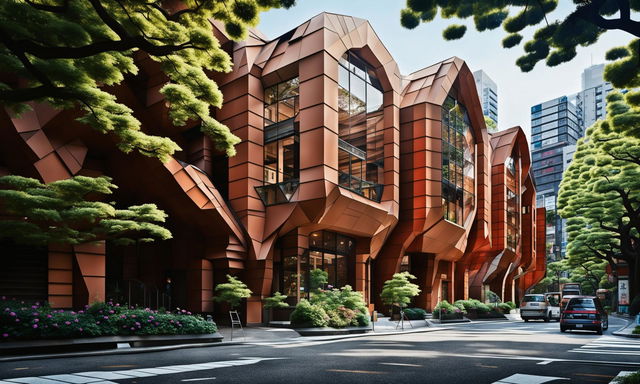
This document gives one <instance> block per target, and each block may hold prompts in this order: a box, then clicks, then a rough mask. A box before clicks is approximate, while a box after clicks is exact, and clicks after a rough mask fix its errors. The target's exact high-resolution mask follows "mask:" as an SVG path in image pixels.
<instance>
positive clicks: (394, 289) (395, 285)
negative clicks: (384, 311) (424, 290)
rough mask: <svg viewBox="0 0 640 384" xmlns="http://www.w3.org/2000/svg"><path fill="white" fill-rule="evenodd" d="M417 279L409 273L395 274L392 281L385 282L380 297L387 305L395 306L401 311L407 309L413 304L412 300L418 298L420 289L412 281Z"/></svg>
mask: <svg viewBox="0 0 640 384" xmlns="http://www.w3.org/2000/svg"><path fill="white" fill-rule="evenodd" d="M415 279H416V277H415V276H413V275H412V274H410V273H409V272H401V273H394V274H393V277H392V278H391V280H387V281H385V282H384V286H383V287H382V292H381V293H380V297H381V298H382V302H383V303H385V304H387V305H395V306H398V307H400V309H403V308H405V307H406V306H407V305H409V303H410V302H411V298H413V297H414V296H418V294H419V293H420V288H419V287H418V286H417V285H416V284H413V283H412V282H411V281H410V280H415Z"/></svg>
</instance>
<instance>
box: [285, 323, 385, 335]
mask: <svg viewBox="0 0 640 384" xmlns="http://www.w3.org/2000/svg"><path fill="white" fill-rule="evenodd" d="M292 329H293V330H294V331H296V332H298V333H299V334H300V336H329V335H351V334H358V333H367V332H371V331H372V328H371V325H367V326H363V327H344V328H331V327H311V328H306V327H299V328H292Z"/></svg>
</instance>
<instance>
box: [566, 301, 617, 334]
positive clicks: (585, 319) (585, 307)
mask: <svg viewBox="0 0 640 384" xmlns="http://www.w3.org/2000/svg"><path fill="white" fill-rule="evenodd" d="M608 328H609V317H608V316H607V312H606V311H605V310H604V308H603V307H602V303H600V299H598V298H597V297H594V296H574V297H572V298H570V299H569V301H568V302H567V306H566V307H565V308H564V310H563V311H562V313H561V314H560V332H566V331H567V330H568V329H585V330H591V331H596V332H597V333H598V335H602V333H603V332H604V331H605V330H607V329H608Z"/></svg>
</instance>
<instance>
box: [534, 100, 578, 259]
mask: <svg viewBox="0 0 640 384" xmlns="http://www.w3.org/2000/svg"><path fill="white" fill-rule="evenodd" d="M582 134H583V130H582V127H581V126H580V125H579V119H578V114H577V110H576V105H575V104H574V103H573V102H572V101H571V100H570V99H569V98H568V97H567V96H562V97H558V98H555V99H552V100H549V101H546V102H544V103H541V104H538V105H534V106H533V107H531V158H532V167H531V168H532V169H533V175H534V178H535V180H536V186H537V188H536V189H537V204H536V205H537V206H538V207H545V208H546V209H547V228H546V242H547V249H549V252H550V253H552V254H553V255H554V258H560V257H563V256H564V250H565V248H566V244H565V242H564V241H563V236H562V226H563V225H562V219H561V218H560V216H559V215H558V214H557V211H556V198H557V196H558V188H559V186H560V180H562V172H563V171H564V168H565V160H564V157H565V155H564V152H566V151H565V147H567V146H571V145H574V144H575V143H576V141H577V140H578V139H579V138H580V137H581V136H582Z"/></svg>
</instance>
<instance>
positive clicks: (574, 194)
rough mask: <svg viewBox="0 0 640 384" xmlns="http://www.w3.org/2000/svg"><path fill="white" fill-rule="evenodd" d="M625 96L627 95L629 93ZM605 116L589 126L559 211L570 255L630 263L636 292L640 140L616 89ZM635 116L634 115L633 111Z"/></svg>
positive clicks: (639, 252) (566, 180)
mask: <svg viewBox="0 0 640 384" xmlns="http://www.w3.org/2000/svg"><path fill="white" fill-rule="evenodd" d="M625 98H626V96H625ZM607 100H608V101H609V105H608V106H607V117H606V119H605V120H600V121H598V122H596V124H594V125H593V126H592V127H590V128H589V129H587V134H586V136H585V137H584V138H582V139H580V140H579V141H578V144H577V148H576V153H575V155H574V159H573V161H572V163H571V165H570V166H569V168H568V169H567V171H566V172H565V174H564V176H563V180H562V182H561V184H560V191H559V193H558V205H559V207H560V214H561V215H562V217H564V218H565V219H567V234H568V237H569V247H568V255H569V257H570V258H573V259H574V261H575V260H578V259H579V260H583V261H587V260H589V257H596V258H598V259H601V260H604V261H607V262H608V263H609V264H610V265H611V266H612V269H613V270H614V271H615V269H616V267H617V265H618V261H619V260H622V261H624V262H626V263H627V264H628V266H629V270H630V274H629V275H630V276H629V286H630V288H631V289H630V292H631V294H632V295H636V294H638V288H639V287H638V279H639V278H640V276H639V275H640V272H639V271H638V264H639V261H640V236H639V234H640V164H639V163H638V161H637V160H638V159H637V151H638V145H640V141H639V139H638V138H637V137H636V136H635V135H633V134H630V132H629V130H628V129H626V127H628V126H629V125H630V122H632V121H633V120H634V116H633V112H630V111H632V110H633V109H634V107H632V106H629V105H628V104H627V103H626V102H625V99H624V98H623V97H622V96H621V95H620V94H618V93H614V94H612V95H610V97H608V99H607ZM629 115H631V116H629Z"/></svg>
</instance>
